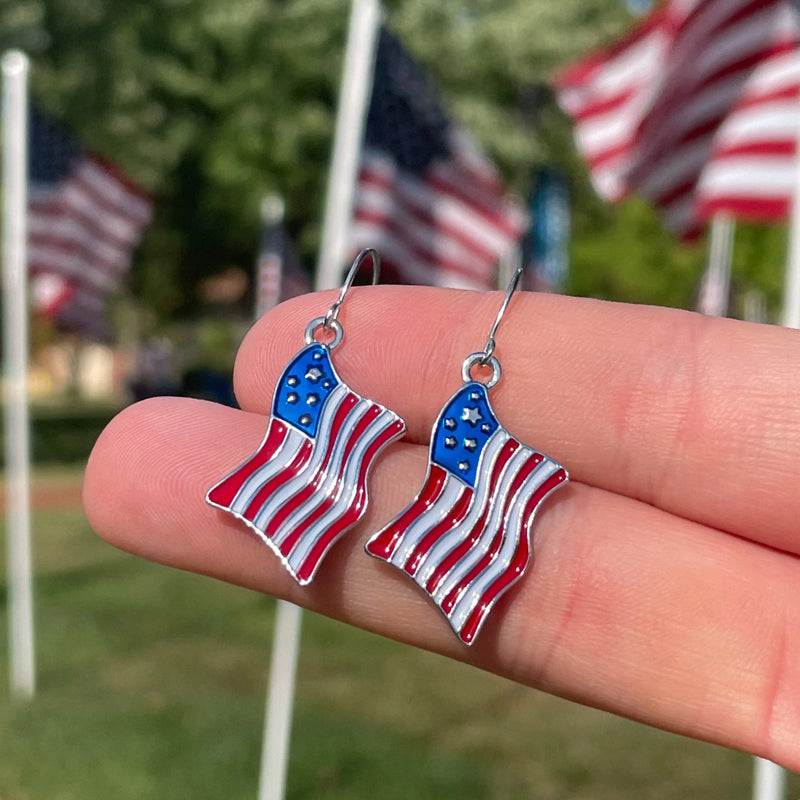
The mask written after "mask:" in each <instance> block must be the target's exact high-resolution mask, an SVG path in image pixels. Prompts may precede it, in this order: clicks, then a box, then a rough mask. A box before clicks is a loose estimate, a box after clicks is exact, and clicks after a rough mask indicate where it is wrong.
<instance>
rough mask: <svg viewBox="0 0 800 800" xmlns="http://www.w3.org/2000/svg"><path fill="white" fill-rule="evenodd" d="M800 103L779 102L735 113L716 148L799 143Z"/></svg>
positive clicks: (720, 134)
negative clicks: (752, 144)
mask: <svg viewBox="0 0 800 800" xmlns="http://www.w3.org/2000/svg"><path fill="white" fill-rule="evenodd" d="M798 127H800V103H799V102H798V101H797V100H778V101H773V102H764V103H760V104H759V105H754V106H748V107H747V108H744V109H741V110H738V111H734V112H733V113H732V114H731V116H730V117H728V119H727V120H726V121H725V123H724V125H723V126H722V127H721V128H720V131H719V135H718V136H717V141H716V148H717V149H722V148H725V147H730V146H731V145H739V144H746V143H748V142H750V143H756V142H775V141H790V142H795V141H796V140H797V130H798Z"/></svg>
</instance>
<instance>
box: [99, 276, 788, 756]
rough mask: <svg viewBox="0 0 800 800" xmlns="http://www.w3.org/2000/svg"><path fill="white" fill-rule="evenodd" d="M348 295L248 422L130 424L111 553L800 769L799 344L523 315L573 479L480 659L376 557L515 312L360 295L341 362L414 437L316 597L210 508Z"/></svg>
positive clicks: (257, 391) (117, 435)
mask: <svg viewBox="0 0 800 800" xmlns="http://www.w3.org/2000/svg"><path fill="white" fill-rule="evenodd" d="M333 297H334V295H333V294H332V293H326V294H315V295H307V296H305V297H301V298H297V299H296V300H293V301H291V302H288V303H284V304H283V305H281V306H280V307H278V308H277V309H275V310H274V311H272V312H271V313H269V314H268V315H266V316H265V317H264V318H262V319H261V320H260V321H259V322H258V323H257V324H256V325H255V326H254V328H253V329H252V330H251V332H250V333H249V335H248V336H247V338H246V339H245V342H244V343H243V345H242V347H241V349H240V351H239V355H238V359H237V362H236V371H235V384H236V394H237V397H238V399H239V401H240V403H241V406H242V408H243V409H244V410H243V411H238V410H234V409H230V408H226V407H222V406H217V405H214V404H211V403H206V402H203V401H197V400H188V399H180V398H158V399H153V400H148V401H145V402H143V403H139V404H137V405H134V406H132V407H130V408H129V409H127V410H125V411H124V412H123V413H122V414H120V415H119V416H118V417H117V418H116V419H115V420H114V421H113V422H112V423H111V424H110V425H109V426H108V428H107V429H106V431H105V432H104V433H103V434H102V436H101V437H100V440H99V441H98V443H97V445H96V447H95V450H94V452H93V453H92V457H91V460H90V462H89V466H88V469H87V473H86V481H85V487H84V496H85V505H86V510H87V514H88V516H89V520H90V521H91V523H92V525H93V526H94V528H95V530H96V531H97V532H98V533H99V534H100V535H101V536H103V537H104V538H106V539H107V540H108V541H110V542H111V543H113V544H115V545H117V546H118V547H121V548H123V549H125V550H129V551H131V552H134V553H137V554H139V555H141V556H144V557H146V558H150V559H153V560H155V561H159V562H162V563H165V564H170V565H172V566H176V567H180V568H182V569H187V570H192V571H195V572H199V573H203V574H206V575H212V576H214V577H217V578H222V579H224V580H226V581H230V582H232V583H238V584H241V585H243V586H248V587H251V588H253V589H257V590H259V591H262V592H267V593H269V594H273V595H277V596H279V597H283V598H286V599H289V600H291V601H293V602H295V603H298V604H300V605H303V606H306V607H307V608H311V609H314V610H316V611H319V612H322V613H324V614H328V615H330V616H332V617H336V618H338V619H341V620H344V621H346V622H349V623H351V624H353V625H358V626H360V627H363V628H366V629H369V630H372V631H376V632H378V633H381V634H384V635H386V636H390V637H392V638H395V639H399V640H401V641H404V642H408V643H410V644H414V645H416V646H419V647H424V648H428V649H430V650H434V651H437V652H440V653H444V654H446V655H449V656H451V657H453V658H456V659H460V660H463V661H468V662H471V663H473V664H475V665H477V666H479V667H481V668H483V669H487V670H490V671H492V672H496V673H499V674H501V675H505V676H507V677H509V678H512V679H513V680H516V681H519V682H521V683H525V684H529V685H531V686H536V687H539V688H541V689H544V690H546V691H548V692H553V693H555V694H559V695H562V696H564V697H568V698H571V699H574V700H578V701H580V702H582V703H586V704H589V705H593V706H597V707H600V708H605V709H608V710H610V711H613V712H615V713H618V714H622V715H624V716H628V717H632V718H634V719H638V720H641V721H643V722H647V723H649V724H651V725H656V726H659V727H662V728H666V729H668V730H673V731H677V732H680V733H683V734H687V735H689V736H694V737H697V738H700V739H705V740H709V741H713V742H717V743H721V744H724V745H728V746H731V747H736V748H741V749H744V750H747V751H750V752H753V753H756V754H759V755H763V756H765V757H768V758H771V759H773V760H775V761H778V762H779V763H782V764H784V765H785V766H787V767H789V768H792V769H795V770H800V561H798V553H800V491H798V490H799V489H800V478H798V475H800V359H798V355H799V354H800V333H798V332H796V331H791V330H786V329H781V328H777V327H770V326H764V325H754V324H749V323H742V322H735V321H732V320H725V319H707V318H703V317H701V316H698V315H696V314H690V313H687V312H682V311H675V310H671V309H660V308H647V307H637V306H626V305H615V304H610V303H602V302H598V301H591V300H580V299H574V298H565V297H558V296H546V295H533V294H528V293H521V294H520V295H518V296H516V297H514V299H513V300H512V303H511V306H510V308H509V311H508V314H507V315H506V317H505V319H504V320H503V323H502V325H501V326H500V330H499V332H498V336H497V351H496V355H497V356H498V358H499V359H500V361H501V363H502V366H503V375H504V377H503V380H502V381H501V382H500V383H499V384H498V386H497V387H496V388H495V389H493V390H492V393H491V396H492V402H493V404H494V407H495V409H496V411H497V415H498V417H499V419H500V421H501V423H502V424H503V425H504V426H505V427H506V428H507V429H508V430H509V431H510V432H511V433H512V434H514V435H515V436H517V437H518V438H519V439H520V440H521V441H522V442H524V443H526V444H528V445H530V446H531V447H534V448H536V449H540V450H542V451H543V452H544V453H547V454H548V455H550V456H552V457H553V458H555V459H557V460H558V461H560V462H561V463H562V464H564V466H565V467H566V468H567V469H568V470H569V472H570V477H571V482H570V484H569V485H568V486H567V487H566V488H563V489H560V490H559V491H558V492H556V493H555V494H554V495H553V496H552V497H550V498H548V499H547V500H546V501H545V502H544V503H543V504H542V506H541V508H540V510H539V512H538V514H537V517H536V521H535V523H534V525H533V553H534V557H533V562H532V563H531V565H530V566H529V568H528V571H527V572H526V573H525V575H524V577H523V578H522V580H520V581H519V582H518V583H517V584H516V585H515V586H514V587H513V588H512V589H511V590H510V591H509V592H507V593H506V594H505V595H504V596H503V597H502V598H501V599H500V600H499V601H498V603H497V605H496V606H495V608H494V609H493V611H492V612H491V614H490V615H489V617H488V619H487V620H486V623H485V625H484V626H483V629H482V631H481V633H480V636H479V637H478V640H477V642H476V644H474V645H473V646H472V647H466V646H465V645H463V644H461V643H460V642H459V641H458V640H457V639H456V637H455V636H454V635H453V633H452V632H451V630H450V628H449V625H448V624H447V622H446V620H445V619H444V618H443V617H442V615H441V614H440V612H439V611H438V610H437V609H436V607H435V606H434V605H433V603H431V602H430V600H429V599H428V597H427V596H426V595H425V594H424V593H423V592H422V591H421V590H420V589H419V588H418V587H417V586H416V585H415V584H414V583H413V582H412V581H410V580H408V578H406V577H405V576H403V575H402V574H400V573H399V572H398V571H397V570H396V569H394V568H392V567H390V566H388V565H387V564H385V563H383V562H380V561H378V560H376V559H373V558H371V557H369V556H368V555H366V554H365V552H364V542H365V540H366V538H367V537H368V536H369V535H370V534H371V533H372V532H374V531H376V530H378V529H379V528H381V527H382V526H383V525H384V524H386V522H388V521H389V520H390V519H391V518H392V517H393V516H394V515H395V514H396V513H397V512H398V511H400V510H401V509H402V508H404V507H405V505H406V504H408V503H409V502H410V501H411V500H412V499H413V497H414V496H415V494H416V492H417V490H418V489H419V488H420V486H421V484H422V481H423V479H424V477H425V472H426V465H427V452H428V440H429V436H430V430H431V425H432V424H433V421H434V420H435V418H436V417H437V415H438V413H439V411H440V410H441V407H442V406H443V404H444V402H445V401H446V400H447V399H448V398H449V397H450V396H451V394H452V393H453V392H454V391H455V390H456V389H457V388H458V387H459V386H460V385H461V362H462V361H463V359H464V358H465V357H466V356H467V355H468V354H469V353H472V352H475V351H476V350H480V349H481V348H482V346H483V343H484V341H485V338H486V334H487V332H488V330H489V327H490V326H491V323H492V321H493V319H494V315H495V313H496V312H497V308H498V307H499V304H500V301H501V298H502V296H501V295H500V294H498V293H491V294H486V295H479V294H475V293H471V292H456V291H448V290H441V289H428V288H419V287H414V288H409V287H391V286H387V287H377V288H364V289H360V288H356V289H354V290H353V292H352V294H351V295H349V296H348V302H347V304H345V306H344V307H343V309H342V314H341V317H340V321H341V322H342V324H343V325H344V329H345V340H344V342H343V344H342V346H341V347H339V348H337V349H336V351H335V352H334V354H333V361H334V364H335V365H336V368H337V370H338V372H339V374H340V375H341V376H342V378H343V379H344V380H345V381H346V382H347V383H349V384H350V385H351V386H352V387H353V388H354V389H355V390H356V391H358V392H359V393H360V394H362V395H364V396H366V397H369V398H372V399H373V400H376V401H378V402H380V403H383V404H384V405H386V406H388V407H390V408H392V409H393V410H394V411H396V412H397V413H399V414H400V415H401V416H402V417H403V418H404V419H405V420H406V423H407V425H408V433H407V435H406V438H405V439H403V440H401V442H400V443H399V444H394V445H393V446H392V447H390V448H387V450H386V452H385V453H384V454H383V455H381V457H380V459H379V461H378V463H377V464H376V465H375V469H374V470H373V471H372V473H371V480H370V493H369V497H370V502H369V508H368V510H367V513H366V515H365V517H364V518H363V520H362V521H361V523H360V524H359V525H358V526H357V527H356V528H354V529H352V530H350V531H349V532H348V533H346V534H345V535H344V537H343V538H342V539H341V540H340V541H339V542H337V544H336V545H335V546H334V547H333V549H332V550H331V552H330V553H329V554H328V556H327V558H326V559H325V561H324V562H323V564H322V566H321V567H320V570H319V573H318V575H317V576H316V577H315V579H314V582H313V583H312V584H311V585H310V586H308V587H304V588H303V587H299V586H297V585H296V584H295V583H294V581H293V580H292V578H291V577H290V576H289V575H288V574H287V573H286V572H285V571H284V568H283V567H282V566H281V565H280V564H279V563H278V561H277V559H276V558H275V556H274V555H273V554H272V552H271V551H270V550H269V549H268V548H267V547H265V546H264V544H263V543H262V542H261V541H259V540H258V539H257V537H256V536H254V535H253V534H252V533H251V532H250V531H248V530H247V528H246V527H245V526H243V525H242V524H241V523H239V522H238V521H237V520H235V519H233V518H232V517H230V516H228V515H226V514H224V513H222V512H220V511H217V510H215V509H213V508H211V507H209V506H208V505H207V504H206V502H205V500H204V498H205V494H206V492H207V491H208V489H209V488H210V487H211V486H212V485H213V484H214V483H216V482H217V481H218V480H219V479H220V478H222V477H223V476H224V475H226V474H227V473H228V472H230V471H231V470H232V469H233V468H235V467H236V466H237V465H239V464H240V463H241V462H242V461H243V460H244V459H245V458H247V457H248V456H249V455H250V454H251V453H252V452H253V451H254V450H255V449H256V447H257V446H258V445H259V443H260V441H261V438H262V436H263V434H264V432H265V416H264V415H267V414H269V411H270V406H271V400H272V392H273V387H274V384H275V382H276V380H277V378H278V376H279V375H280V373H281V371H282V370H283V368H284V366H285V365H286V363H287V362H288V361H289V359H290V358H291V357H292V356H293V355H294V354H295V353H296V352H297V351H298V350H299V349H300V348H301V347H302V346H303V331H304V329H305V326H306V324H307V322H308V321H309V320H310V319H312V318H313V317H316V316H319V315H320V314H321V313H324V311H325V310H326V309H327V308H328V306H329V305H330V303H331V302H332V300H333Z"/></svg>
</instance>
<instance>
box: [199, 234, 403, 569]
mask: <svg viewBox="0 0 800 800" xmlns="http://www.w3.org/2000/svg"><path fill="white" fill-rule="evenodd" d="M367 256H370V257H371V259H372V265H373V281H372V282H373V284H376V283H377V282H378V275H379V272H380V259H379V257H378V254H377V252H376V251H375V250H371V249H368V250H363V251H362V252H361V253H360V254H359V255H358V257H357V258H356V260H355V261H354V262H353V265H352V267H351V268H350V271H349V273H348V274H347V278H346V280H345V282H344V286H342V289H341V292H340V293H339V297H338V299H337V300H336V302H335V303H334V304H333V305H332V306H331V307H330V309H329V310H328V312H327V314H326V315H325V316H324V317H317V318H315V319H312V320H311V322H309V323H308V326H307V327H306V331H305V340H306V347H304V348H303V349H302V350H301V351H300V352H299V353H298V354H297V355H296V356H295V357H294V358H293V359H292V360H291V361H290V362H289V364H288V366H287V367H286V369H285V370H284V372H283V375H281V378H280V380H279V381H278V385H277V387H276V388H275V394H274V397H273V401H272V415H271V416H270V420H269V425H268V427H267V433H266V435H265V437H264V440H263V442H262V443H261V445H260V446H259V448H258V450H256V452H255V453H254V454H253V455H252V456H251V457H250V458H249V459H248V460H247V461H245V462H244V463H243V464H241V465H240V466H239V467H237V468H236V469H235V470H234V471H233V472H232V473H231V474H230V475H228V477H226V478H224V479H223V480H222V481H220V482H219V483H217V484H216V485H215V486H214V487H213V488H212V489H211V490H210V491H209V492H208V494H207V495H206V500H207V502H208V503H210V504H211V505H212V506H215V507H216V508H219V509H222V510H223V511H226V512H228V513H229V514H232V515H233V516H234V517H236V518H237V519H240V520H241V521H242V522H244V523H245V524H246V525H248V526H249V527H250V528H251V529H252V530H253V531H254V532H255V533H256V534H258V536H259V537H261V539H262V540H263V541H264V542H265V543H266V544H267V545H269V547H270V548H271V549H272V550H273V551H274V553H275V555H277V556H278V558H279V559H280V560H281V563H282V564H283V565H284V566H285V567H286V569H287V570H289V572H290V573H291V574H292V577H294V578H295V580H297V582H298V583H299V584H301V585H305V584H307V583H309V582H310V581H311V579H312V578H313V577H314V574H315V572H316V571H317V568H318V567H319V565H320V562H321V561H322V559H323V558H324V557H325V554H326V553H327V552H328V550H329V549H330V548H331V546H332V545H333V543H334V542H335V541H336V540H337V539H338V538H339V537H340V536H342V534H344V533H345V531H347V530H348V529H349V528H351V527H352V526H353V525H355V524H356V522H358V520H359V519H361V517H362V516H363V514H364V512H365V510H366V507H367V484H366V481H367V475H368V473H369V470H370V468H371V466H372V464H373V462H374V460H375V458H376V457H377V456H378V454H379V453H380V451H381V450H383V448H384V447H385V446H386V445H387V444H389V442H391V441H392V440H394V439H396V438H398V437H399V436H401V435H402V434H403V432H404V431H405V429H406V426H405V423H404V422H403V420H402V419H400V417H398V416H397V414H395V413H394V412H393V411H390V410H389V409H387V408H384V407H383V406H382V405H379V404H378V403H374V402H372V401H371V400H367V399H365V398H363V397H360V396H359V395H358V394H356V393H355V392H354V391H353V390H352V389H351V388H350V387H349V386H347V384H345V383H344V382H343V381H342V379H341V378H340V377H339V376H338V375H337V373H336V370H335V369H334V367H333V364H332V363H331V351H332V350H335V349H336V348H337V347H338V346H339V345H340V344H341V342H342V337H343V336H344V331H343V329H342V325H341V323H340V322H339V321H338V319H337V317H338V314H339V308H340V307H341V305H342V302H343V301H344V298H345V295H346V294H347V291H348V289H349V288H350V286H351V285H352V283H353V279H354V277H355V274H356V272H357V271H358V268H359V266H360V265H361V263H362V262H363V260H364V259H365V258H366V257H367ZM320 328H321V329H322V330H323V331H327V332H330V331H332V332H333V339H332V340H331V341H330V343H329V344H324V343H323V342H319V341H317V340H316V338H315V334H316V333H317V332H318V331H319V329H320Z"/></svg>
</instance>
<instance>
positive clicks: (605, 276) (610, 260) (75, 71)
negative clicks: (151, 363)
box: [0, 0, 782, 319]
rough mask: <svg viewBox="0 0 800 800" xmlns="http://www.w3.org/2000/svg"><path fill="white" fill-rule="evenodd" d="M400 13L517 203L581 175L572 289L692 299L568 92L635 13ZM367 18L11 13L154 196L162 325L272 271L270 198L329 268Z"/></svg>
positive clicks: (320, 2) (46, 90)
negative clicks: (603, 193)
mask: <svg viewBox="0 0 800 800" xmlns="http://www.w3.org/2000/svg"><path fill="white" fill-rule="evenodd" d="M385 5H386V14H387V23H388V24H389V25H390V26H391V27H392V28H393V29H394V30H395V31H396V33H398V34H399V36H400V37H401V38H402V39H403V41H404V42H405V44H406V46H407V48H408V49H409V50H410V52H411V53H412V54H413V55H414V56H415V57H416V58H417V59H418V60H419V61H420V63H421V64H423V65H424V66H425V67H426V68H427V69H428V70H429V71H430V73H431V74H432V75H433V76H434V78H435V79H436V80H437V82H438V83H439V85H440V86H441V88H442V92H443V95H444V97H445V100H446V102H447V104H448V106H449V108H450V109H451V111H452V113H453V116H454V117H455V118H457V119H458V120H459V121H460V122H461V123H462V124H463V125H465V126H466V127H467V128H468V129H469V130H471V131H472V133H473V134H474V135H475V137H476V138H477V139H478V141H479V142H480V143H481V144H482V146H483V147H484V149H485V150H486V151H487V153H488V154H489V155H490V157H491V158H492V159H493V160H494V161H495V162H496V163H497V164H498V167H499V169H500V171H501V174H502V176H503V178H504V179H505V180H506V182H507V184H508V186H509V187H510V189H511V190H512V191H515V192H517V193H519V194H520V195H524V194H526V193H527V191H528V189H529V181H530V175H531V170H532V168H533V167H535V166H537V165H541V164H555V165H558V166H559V167H560V168H561V169H562V170H564V171H565V172H566V173H567V174H568V175H569V176H570V179H571V181H572V185H573V196H574V202H575V231H576V235H575V241H574V245H573V254H572V255H573V272H572V276H571V283H570V286H569V287H568V289H570V290H572V291H574V292H576V293H581V294H592V295H595V296H601V297H611V298H615V299H623V300H635V301H644V302H661V303H670V304H677V305H681V304H685V303H687V302H688V301H689V300H690V297H691V293H692V291H693V289H694V285H695V283H696V281H697V278H698V274H699V269H700V266H701V264H702V250H701V249H698V248H694V249H691V248H690V249H688V250H687V249H685V248H681V247H679V246H677V245H676V244H675V243H674V242H673V241H672V240H671V239H670V238H669V236H668V235H667V234H666V233H664V232H663V231H662V230H661V229H660V226H659V225H658V222H657V220H656V219H655V217H654V215H653V214H652V212H651V211H650V210H649V209H648V208H646V207H645V206H644V205H643V204H642V203H640V202H637V201H633V202H631V203H627V204H624V205H623V206H622V207H621V208H617V209H611V208H609V207H607V206H605V205H604V204H603V203H601V202H600V201H599V200H598V198H597V197H596V196H595V194H594V192H593V190H592V189H591V187H590V184H589V181H588V178H587V174H586V171H585V168H584V166H583V164H582V163H581V160H580V158H579V157H578V155H577V153H576V152H575V149H574V147H573V145H572V138H571V131H570V126H569V123H568V121H567V120H566V119H565V117H564V116H563V115H562V114H561V113H560V112H559V110H558V109H557V107H556V105H555V102H554V99H553V94H552V90H551V89H550V88H549V86H550V82H551V79H552V76H553V74H554V72H555V71H556V70H557V69H559V68H560V67H562V66H564V65H565V64H567V63H569V62H570V61H571V60H573V59H575V58H578V57H579V56H580V55H581V54H583V53H585V52H586V51H587V50H589V49H591V48H593V47H596V46H598V45H600V44H603V43H605V42H608V41H610V40H613V39H614V38H615V37H617V36H619V35H620V34H621V33H622V32H623V31H624V30H625V29H626V27H627V26H629V25H630V24H631V17H630V15H629V13H628V12H627V11H626V9H625V6H624V4H623V3H621V2H620V0H560V2H558V3H552V2H549V1H548V0H439V2H437V3H430V2H426V0H387V2H386V4H385ZM348 16H349V0H145V1H144V2H139V3H110V2H104V0H0V39H2V45H3V47H4V49H5V48H8V47H12V46H13V47H21V48H23V49H25V50H26V51H28V52H29V54H30V55H31V58H32V60H33V81H32V87H33V95H34V100H35V102H36V103H37V104H38V105H39V106H40V107H41V108H42V110H43V111H46V112H48V113H50V114H51V115H52V116H54V117H55V118H56V119H58V120H59V121H60V122H62V123H63V124H64V125H65V126H67V127H68V128H70V129H71V130H72V131H73V132H74V133H75V134H76V136H77V137H78V138H79V139H80V140H81V142H82V143H83V144H84V145H85V146H87V147H89V148H91V149H94V150H96V151H98V152H99V153H101V154H103V155H105V156H108V157H110V158H112V159H114V160H115V161H117V162H118V163H119V164H120V166H122V167H123V168H124V169H125V170H126V171H127V172H128V173H129V174H130V175H131V176H132V177H133V178H134V179H135V180H137V181H139V182H140V183H141V184H142V185H143V186H144V187H145V188H146V189H147V190H149V191H150V192H151V193H152V194H153V196H154V199H155V202H156V213H155V220H154V223H153V225H152V226H151V227H150V229H149V230H148V232H147V234H146V238H145V241H144V243H143V246H142V247H141V248H140V251H139V252H138V253H137V257H136V261H135V264H134V273H133V288H134V291H135V292H136V294H137V296H139V297H140V298H141V299H142V300H143V301H144V302H145V303H147V305H148V306H150V307H151V308H153V309H154V310H155V312H156V314H157V315H158V317H159V318H162V319H166V318H170V317H172V316H174V315H175V314H180V313H186V312H189V311H191V309H192V307H193V305H194V304H195V303H196V297H195V293H194V287H195V285H196V283H197V281H198V279H199V278H201V277H203V276H205V275H209V274H212V273H214V272H217V271H219V270H221V269H224V268H225V267H228V266H230V265H232V264H235V265H239V266H241V267H243V268H244V269H246V270H248V271H249V270H251V269H252V263H253V260H254V257H255V249H256V247H257V243H258V239H259V227H260V220H259V206H260V200H261V198H262V197H263V195H264V194H265V193H267V192H279V193H280V194H282V195H283V196H284V197H285V199H286V208H287V227H288V229H289V231H290V233H291V234H292V235H293V237H294V238H295V240H296V241H297V243H298V246H299V249H300V251H301V253H302V254H303V255H304V257H305V259H306V261H307V262H308V263H313V257H314V253H315V251H316V248H317V245H318V242H319V238H320V221H321V216H322V208H323V203H324V187H325V180H326V173H327V166H328V159H329V156H330V142H331V136H332V131H333V125H334V114H335V107H336V101H337V96H338V88H339V79H340V72H341V64H342V57H343V48H344V41H345V37H346V27H347V21H348ZM742 237H743V240H744V252H750V253H751V254H754V253H756V252H757V251H758V247H757V245H751V244H750V243H751V241H755V242H758V241H765V240H769V241H770V242H771V243H772V244H770V248H771V249H770V252H776V253H779V252H780V248H781V245H780V242H781V241H782V239H781V238H780V237H777V238H776V237H775V236H770V235H769V234H763V233H762V232H756V233H754V234H752V235H751V234H749V233H747V232H745V233H744V234H740V238H742ZM776 257H777V256H776ZM756 260H757V261H758V263H762V262H763V260H764V259H763V258H762V259H756ZM738 263H739V262H737V264H738ZM773 268H774V265H770V267H769V269H770V270H772V269H773ZM757 272H758V270H757V269H755V268H753V267H752V265H751V268H750V271H749V272H748V274H747V275H748V276H747V280H751V279H752V280H753V281H755V282H756V283H758V282H759V281H760V282H761V283H766V285H767V288H769V289H770V291H772V292H773V293H774V291H775V286H777V285H779V281H778V282H777V283H775V282H774V281H773V282H772V283H770V281H769V280H767V281H764V276H763V275H758V274H755V273H757ZM771 297H772V295H771Z"/></svg>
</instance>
